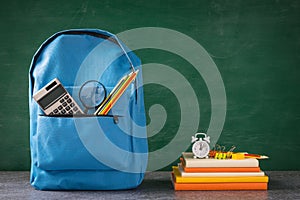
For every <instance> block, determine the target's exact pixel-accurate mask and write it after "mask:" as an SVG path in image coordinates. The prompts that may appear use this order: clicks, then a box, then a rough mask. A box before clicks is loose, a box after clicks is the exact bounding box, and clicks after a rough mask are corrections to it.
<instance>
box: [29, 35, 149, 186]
mask: <svg viewBox="0 0 300 200" xmlns="http://www.w3.org/2000/svg"><path fill="white" fill-rule="evenodd" d="M132 70H139V73H138V75H137V77H136V80H135V81H133V82H132V83H131V84H130V85H129V87H128V88H127V89H126V91H125V92H124V93H123V94H122V96H121V97H120V98H119V100H118V101H117V102H116V104H115V105H114V106H113V107H112V109H111V110H110V111H109V113H108V114H107V115H103V116H101V115H100V116H96V115H86V116H84V115H81V116H76V115H74V116H55V115H51V116H50V115H45V114H44V112H43V111H42V110H41V108H40V107H39V105H38V104H37V102H36V101H35V100H34V99H33V95H34V94H35V93H36V92H37V91H39V90H40V89H41V88H43V87H44V86H45V85H47V84H48V83H49V82H50V81H51V80H53V79H54V78H57V79H59V81H60V82H61V83H62V85H63V86H64V87H65V89H66V90H67V91H68V92H69V93H70V95H71V96H72V97H73V99H74V101H76V103H77V104H78V105H79V106H80V107H82V106H83V105H82V104H81V102H80V99H79V97H78V90H79V88H80V87H81V85H82V84H84V82H86V81H89V80H97V81H99V82H101V83H102V84H103V85H104V86H105V88H106V90H107V92H108V93H109V92H110V91H111V90H112V89H113V88H114V87H115V85H116V84H117V83H118V81H119V80H120V79H121V78H122V77H123V76H125V75H126V74H128V73H130V72H131V71H132ZM29 109H30V150H31V174H30V182H31V185H32V186H33V187H35V188H36V189H39V190H119V189H130V188H135V187H137V186H138V185H139V184H140V183H141V182H142V180H143V178H144V173H145V171H146V167H147V159H148V144H147V134H146V118H145V108H144V99H143V88H142V69H141V62H140V59H139V58H138V57H137V56H136V55H135V54H134V53H133V52H132V51H130V50H129V49H128V47H126V46H125V45H124V44H122V43H121V42H120V41H119V39H118V38H117V37H116V36H115V35H113V34H111V33H109V32H106V31H102V30H94V29H81V30H67V31H62V32H58V33H56V34H54V35H53V36H51V37H50V38H49V39H47V40H46V41H45V42H44V43H43V44H42V45H41V46H40V48H39V49H38V51H37V52H36V53H35V55H34V57H33V59H32V62H31V66H30V70H29Z"/></svg>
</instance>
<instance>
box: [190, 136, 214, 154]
mask: <svg viewBox="0 0 300 200" xmlns="http://www.w3.org/2000/svg"><path fill="white" fill-rule="evenodd" d="M199 135H204V138H203V139H202V138H198V136H199ZM192 143H194V144H193V146H192V151H193V153H194V158H208V154H209V151H210V147H209V143H210V137H209V136H207V135H206V134H205V133H196V134H195V136H192Z"/></svg>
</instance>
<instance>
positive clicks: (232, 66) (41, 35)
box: [0, 0, 300, 170]
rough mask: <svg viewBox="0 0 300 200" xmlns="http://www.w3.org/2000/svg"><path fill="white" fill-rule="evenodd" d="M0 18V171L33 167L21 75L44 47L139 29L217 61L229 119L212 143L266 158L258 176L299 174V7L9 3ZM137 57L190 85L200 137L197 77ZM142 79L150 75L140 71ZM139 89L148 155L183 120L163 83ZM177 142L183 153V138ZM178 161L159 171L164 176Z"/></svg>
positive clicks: (159, 56)
mask: <svg viewBox="0 0 300 200" xmlns="http://www.w3.org/2000/svg"><path fill="white" fill-rule="evenodd" d="M0 15H1V17H0V27H1V37H0V41H1V49H0V61H1V62H0V67H1V73H0V94H1V98H0V106H1V111H0V170H28V169H29V168H30V147H29V113H28V69H29V65H30V62H31V59H32V56H33V54H34V53H35V51H36V50H37V49H38V47H39V46H40V45H41V43H42V42H43V41H45V40H46V39H47V38H48V37H49V36H51V35H52V34H54V33H55V32H58V31H61V30H65V29H74V28H99V29H103V30H107V31H110V32H112V33H120V32H123V31H126V30H131V29H134V28H141V27H163V28H167V29H170V30H174V31H178V32H180V33H182V34H184V35H186V36H187V37H189V38H191V39H193V40H195V41H196V42H197V43H199V44H200V45H202V47H203V48H204V49H205V50H206V51H207V53H208V55H209V57H211V58H212V60H213V62H214V63H215V64H216V66H217V69H218V71H219V73H220V76H221V78H222V80H223V83H224V88H225V91H226V105H225V106H226V118H225V121H224V127H223V130H222V134H221V136H220V138H219V140H218V144H222V145H225V146H227V147H230V146H231V145H236V146H237V151H248V152H253V153H261V154H267V155H269V156H270V159H269V160H266V161H262V162H261V166H262V168H263V169H264V170H300V161H299V159H298V156H297V155H299V153H300V145H299V144H300V137H299V134H300V92H299V91H300V90H299V87H300V78H299V76H300V67H299V66H300V54H299V52H300V37H299V35H300V21H299V19H300V2H299V1H297V0H288V1H284V0H267V1H259V0H254V1H243V0H233V1H222V0H217V1H216V0H212V1H202V0H201V1H199V0H190V1H169V0H167V1H158V0H152V1H149V0H148V1H117V0H109V1H108V0H105V1H96V0H94V1H87V0H81V1H79V0H76V1H72V2H70V3H66V2H62V1H58V0H52V1H44V0H41V1H32V0H28V1H21V0H19V1H14V0H13V1H6V2H4V3H2V4H1V7H0ZM144 39H145V40H147V38H144ZM157 39H158V40H161V41H164V40H165V38H157ZM125 43H126V41H125ZM129 43H130V41H129ZM182 45H185V44H182ZM129 46H130V44H129ZM135 52H136V54H137V55H138V56H139V57H140V58H141V60H142V62H143V64H147V63H159V64H161V65H164V66H169V67H170V68H172V69H174V70H175V71H177V72H178V73H179V74H181V75H182V76H183V77H184V78H185V79H186V80H188V82H189V84H190V85H191V87H192V88H193V91H194V93H195V95H196V97H197V102H198V104H199V105H198V109H199V114H200V120H196V122H195V121H194V120H195V118H192V117H191V119H190V122H191V124H195V123H196V124H197V130H198V131H204V132H206V131H207V130H208V129H209V124H210V122H211V117H212V110H211V107H212V104H211V96H210V92H209V89H208V87H207V85H206V81H205V80H204V77H203V76H202V75H201V74H199V73H198V71H197V70H196V69H195V67H194V66H193V65H192V64H191V63H190V62H188V60H187V59H185V58H183V57H180V56H178V55H176V54H175V53H174V52H171V51H167V50H163V49H155V48H143V49H136V50H135ZM146 71H149V70H145V72H146ZM143 76H144V77H145V79H147V74H146V73H144V74H143ZM168 80H170V82H171V81H172V77H168ZM173 81H174V82H176V81H177V80H173ZM178 87H180V86H178ZM180 89H181V90H182V91H185V88H180ZM144 90H145V105H146V109H147V111H148V115H147V123H148V124H149V126H148V134H149V150H150V151H151V152H154V151H157V150H160V149H163V148H164V147H165V146H166V145H168V144H169V143H170V142H171V141H172V140H173V139H174V138H175V136H176V134H177V132H178V130H179V125H180V121H181V120H183V119H181V109H180V108H181V106H182V105H181V102H180V101H179V100H178V99H177V97H176V93H174V91H172V89H170V88H167V87H166V86H164V85H161V84H158V83H155V82H154V83H149V84H147V85H145V88H144ZM158 105H160V106H158ZM155 109H158V110H162V109H164V111H163V112H162V113H165V114H166V116H165V120H164V124H160V123H157V124H155V123H154V122H155V114H153V115H151V110H152V111H153V110H155ZM149 110H150V112H149ZM154 113H155V112H154ZM160 117H161V116H160ZM161 126H162V127H161ZM184 128H185V129H184V130H186V131H187V132H186V137H188V138H190V137H191V135H193V134H194V132H188V130H190V129H189V124H187V125H186V127H184ZM156 132H157V133H156ZM177 145H178V148H182V151H186V150H190V147H186V148H185V147H182V146H181V143H180V141H179V142H178V144H177ZM169 153H170V154H172V152H169ZM177 161H178V160H174V162H173V163H169V165H168V163H167V164H165V166H163V167H162V169H163V170H170V169H171V168H170V165H172V164H175V163H176V162H177ZM162 162H163V161H162Z"/></svg>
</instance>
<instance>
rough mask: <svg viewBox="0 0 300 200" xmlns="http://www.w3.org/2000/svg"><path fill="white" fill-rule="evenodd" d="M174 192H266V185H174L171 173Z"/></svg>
mask: <svg viewBox="0 0 300 200" xmlns="http://www.w3.org/2000/svg"><path fill="white" fill-rule="evenodd" d="M172 183H173V186H174V189H175V190H267V189H268V183H176V182H175V178H174V174H173V173H172Z"/></svg>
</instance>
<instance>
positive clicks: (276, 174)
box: [0, 171, 300, 200]
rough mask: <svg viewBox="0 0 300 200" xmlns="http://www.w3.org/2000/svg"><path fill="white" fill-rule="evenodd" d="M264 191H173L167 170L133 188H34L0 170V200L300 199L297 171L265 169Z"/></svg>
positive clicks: (25, 178) (24, 175) (25, 177)
mask: <svg viewBox="0 0 300 200" xmlns="http://www.w3.org/2000/svg"><path fill="white" fill-rule="evenodd" d="M266 174H267V175H268V176H269V178H270V181H269V189H268V190H267V191H174V189H173V187H172V183H171V181H170V172H149V173H146V175H145V179H144V181H143V183H142V184H141V185H140V186H139V187H138V188H136V189H132V190H123V191H38V190H35V189H34V188H33V187H31V185H30V183H29V172H27V171H22V172H12V171H0V199H3V200H4V199H5V200H6V199H35V200H38V199H117V200H120V199H217V200H218V199H220V200H224V199H233V200H234V199H249V200H256V199H300V171H269V172H266Z"/></svg>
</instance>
